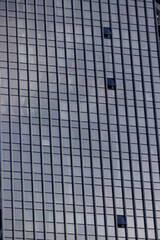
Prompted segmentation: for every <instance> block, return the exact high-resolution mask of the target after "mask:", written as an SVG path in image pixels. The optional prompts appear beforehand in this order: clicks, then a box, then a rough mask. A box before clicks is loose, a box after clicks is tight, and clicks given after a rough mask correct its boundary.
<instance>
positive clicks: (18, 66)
mask: <svg viewBox="0 0 160 240" xmlns="http://www.w3.org/2000/svg"><path fill="white" fill-rule="evenodd" d="M16 34H17V79H18V95H19V99H18V100H19V131H20V158H21V178H22V180H21V181H22V211H23V214H22V216H23V239H24V240H25V239H26V234H25V210H24V209H25V206H24V182H23V181H24V176H23V170H24V166H23V155H22V151H23V144H22V121H21V90H20V74H19V71H20V65H19V35H18V2H17V1H16Z"/></svg>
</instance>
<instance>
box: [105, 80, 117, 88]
mask: <svg viewBox="0 0 160 240" xmlns="http://www.w3.org/2000/svg"><path fill="white" fill-rule="evenodd" d="M107 84H108V89H111V90H114V89H115V88H116V83H115V79H114V78H107Z"/></svg>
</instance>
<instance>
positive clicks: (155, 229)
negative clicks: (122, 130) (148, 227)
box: [136, 0, 159, 239]
mask: <svg viewBox="0 0 160 240" xmlns="http://www.w3.org/2000/svg"><path fill="white" fill-rule="evenodd" d="M136 3H137V0H136ZM137 6H138V5H137ZM146 7H147V4H146V1H144V11H145V16H144V17H145V22H146V32H147V45H148V55H149V65H150V75H151V89H152V98H153V112H154V119H155V122H154V123H155V132H156V141H157V145H158V146H159V140H158V133H157V129H158V128H157V116H156V110H155V96H154V85H153V72H152V61H151V52H150V51H151V50H150V37H149V28H148V15H147V9H146ZM137 20H138V29H139V15H138V11H137ZM138 37H139V46H140V50H141V41H140V40H141V37H140V34H139V32H138ZM141 63H142V64H141V66H142V67H141V69H142V68H143V59H142V57H141ZM142 74H143V75H142V76H143V77H142V79H143V96H144V107H145V122H146V131H147V146H148V157H149V168H150V180H151V195H152V206H153V218H154V232H155V238H156V239H158V231H157V221H156V219H157V216H156V215H157V214H156V207H155V196H154V184H153V172H152V163H151V150H150V138H149V126H148V113H147V106H146V96H145V92H146V91H145V84H144V73H143V69H142ZM157 152H158V158H159V147H158V148H157Z"/></svg>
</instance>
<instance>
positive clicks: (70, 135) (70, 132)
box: [62, 0, 77, 239]
mask: <svg viewBox="0 0 160 240" xmlns="http://www.w3.org/2000/svg"><path fill="white" fill-rule="evenodd" d="M62 8H63V20H64V36H65V37H64V42H65V57H66V80H67V96H68V97H67V105H68V115H69V138H70V141H69V142H70V152H71V168H72V171H71V173H72V190H73V208H74V213H73V215H74V221H75V224H74V229H75V239H77V220H76V204H75V183H74V168H73V151H72V124H71V111H70V93H69V83H68V56H67V40H66V20H65V0H62Z"/></svg>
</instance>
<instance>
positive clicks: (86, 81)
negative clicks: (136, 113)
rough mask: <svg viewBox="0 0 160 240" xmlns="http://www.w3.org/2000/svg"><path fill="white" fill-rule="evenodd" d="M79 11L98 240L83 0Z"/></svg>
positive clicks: (96, 230) (96, 236)
mask: <svg viewBox="0 0 160 240" xmlns="http://www.w3.org/2000/svg"><path fill="white" fill-rule="evenodd" d="M81 11H82V34H83V47H84V50H83V51H84V65H85V83H86V97H87V115H88V130H89V141H90V143H89V146H90V150H89V152H90V163H91V175H92V180H91V181H92V191H93V209H94V224H95V226H94V228H95V239H96V240H98V227H97V217H96V209H97V206H96V199H95V183H94V170H93V153H92V151H93V149H92V141H91V139H92V138H91V126H90V107H89V86H88V70H87V64H86V63H87V57H86V55H87V53H86V41H85V24H84V6H83V1H81Z"/></svg>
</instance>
